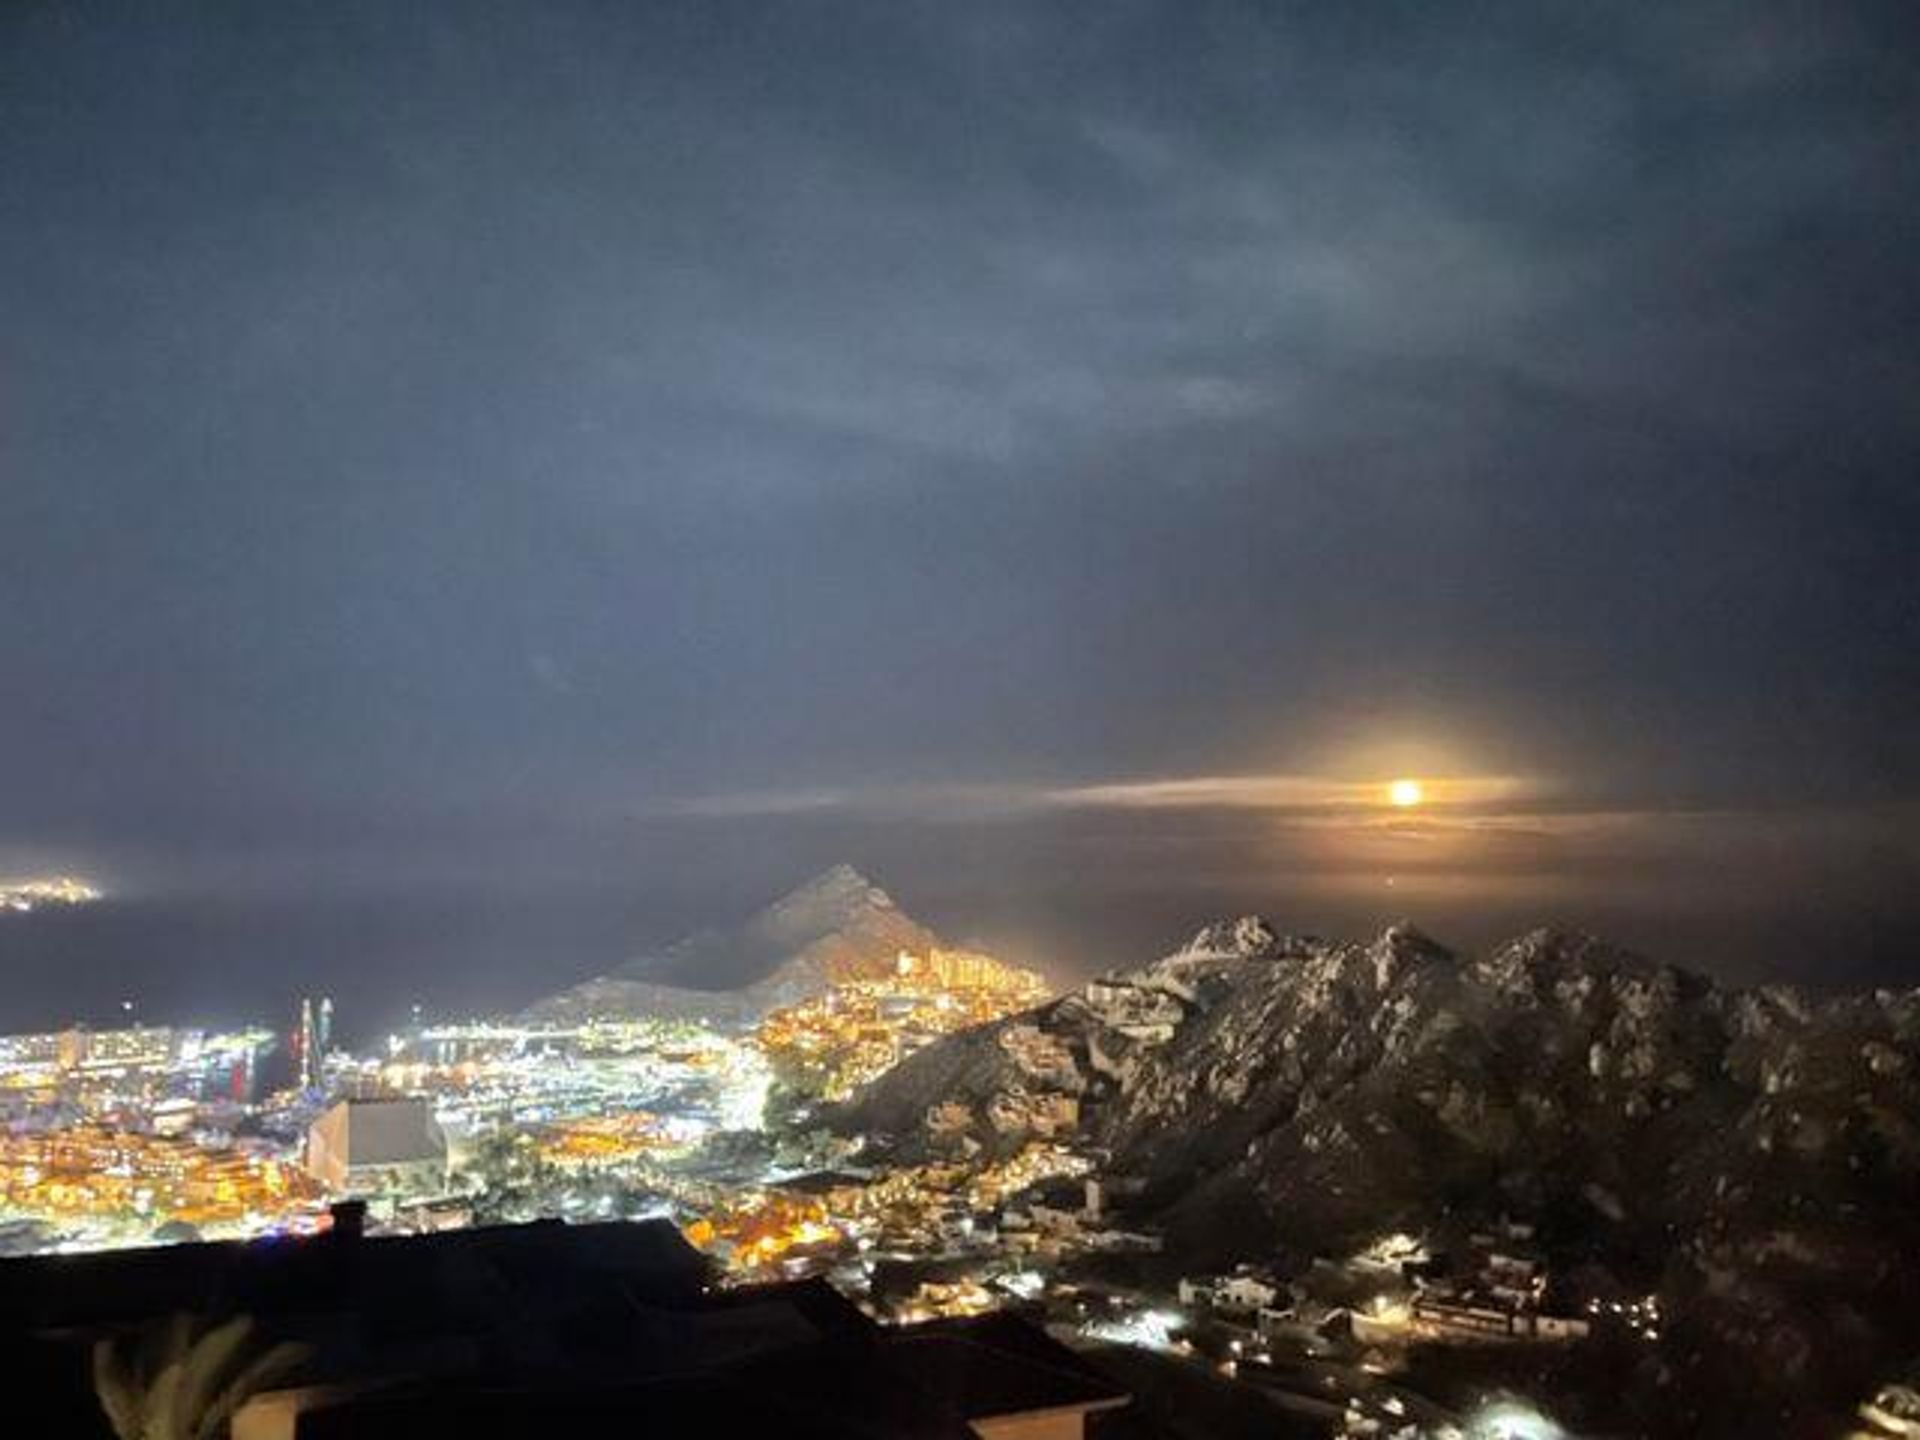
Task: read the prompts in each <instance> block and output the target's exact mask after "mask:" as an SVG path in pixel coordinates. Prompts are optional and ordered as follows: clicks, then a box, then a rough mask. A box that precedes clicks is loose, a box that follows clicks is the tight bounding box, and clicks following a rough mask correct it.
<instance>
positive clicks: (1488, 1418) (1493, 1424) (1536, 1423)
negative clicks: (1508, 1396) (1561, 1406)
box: [1467, 1400, 1568, 1440]
mask: <svg viewBox="0 0 1920 1440" xmlns="http://www.w3.org/2000/svg"><path fill="white" fill-rule="evenodd" d="M1467 1435H1468V1436H1469V1437H1470V1440H1568V1436H1567V1432H1566V1431H1565V1430H1562V1429H1561V1428H1560V1427H1559V1426H1558V1425H1556V1424H1554V1423H1553V1421H1551V1420H1549V1419H1548V1418H1547V1417H1546V1416H1544V1415H1542V1414H1541V1413H1540V1412H1539V1411H1538V1410H1535V1409H1534V1408H1533V1407H1532V1406H1531V1405H1527V1404H1525V1403H1523V1402H1521V1401H1518V1400H1500V1401H1496V1402H1495V1403H1493V1404H1491V1405H1488V1406H1486V1407H1485V1408H1484V1409H1482V1410H1480V1411H1479V1412H1478V1413H1477V1414H1475V1415H1474V1416H1473V1417H1472V1418H1471V1419H1470V1420H1468V1421H1467Z"/></svg>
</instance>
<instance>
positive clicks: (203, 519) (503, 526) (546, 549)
mask: <svg viewBox="0 0 1920 1440" xmlns="http://www.w3.org/2000/svg"><path fill="white" fill-rule="evenodd" d="M1917 546H1920V16H1917V15H1916V12H1915V9H1914V7H1913V6H1912V5H1911V4H1909V3H1905V0H1889V3H1885V4H1857V5H1856V4H1840V3H1832V4H1807V5H1791V6H1789V5H1776V4H1770V3H1762V0H1730V3H1726V4H1699V5H1692V4H1683V5H1675V6H1666V5H1660V6H1653V5H1647V6H1637V7H1621V6H1599V5H1593V4H1591V3H1573V4H1565V5H1551V4H1543V3H1539V0H1524V3H1515V4H1512V5H1464V4H1463V5H1447V6H1436V5H1427V4H1416V3H1406V4H1356V3H1352V0H1330V3H1326V4H1320V5H1280V4H1260V5H1256V4H1246V5H1213V4H1205V3H1193V0H1182V3H1168V4H1143V3H1124V0H1121V3H1103V4H1098V5H1075V6H1067V5H1061V6H1058V7H1051V6H1044V5H1040V4H1007V5H1000V4H973V3H968V4H956V3H952V0H946V3H936V4H908V3H901V0H884V3H874V4H870V5H837V4H792V5H787V4H780V5H771V4H770V5H762V6H736V5H731V4H726V3H719V0H697V3H689V4H685V5H667V4H645V5H635V4H607V5H584V4H559V3H541V4H532V3H523V4H488V3H463V4H446V5H437V4H393V3H389V0H380V3H367V4H356V3H342V0H329V3H325V4H313V5H305V4H297V3H274V4H258V3H235V4H231V5H217V4H195V5H166V6H145V5H125V6H114V5H97V4H86V3H45V4H39V3H28V0H13V3H11V4H7V5H5V6H0V676H4V681H0V684H3V685H4V691H3V692H0V695H3V701H4V703H0V778H3V781H4V793H3V794H0V875H9V874H10V875H28V874H33V873H38V872H42V871H47V870H61V869H64V870H72V871H75V872H78V873H81V874H83V875H86V876H90V877H93V878H96V879H98V880H99V881H100V882H101V883H103V884H105V885H106V886H107V887H108V888H109V889H110V890H111V891H112V892H113V893H114V896H115V897H116V898H115V899H114V901H113V902H112V903H110V904H108V905H106V906H102V907H99V909H98V911H97V912H96V913H92V914H87V915H72V916H55V917H43V916H40V915H35V916H31V917H25V918H16V917H0V965H4V967H5V969H6V978H5V997H4V1000H0V1026H8V1027H16V1028H18V1027H27V1026H31V1025H37V1024H42V1023H53V1022H55V1021H57V1020H60V1019H63V1018H66V1017H67V1016H68V1015H69V1014H77V1013H92V1012H93V1011H95V1010H97V1009H98V1008H99V1007H100V1006H102V1005H105V1004H110V1003H111V999H112V997H115V996H117V995H119V994H121V993H123V992H124V993H129V994H136V995H137V996H138V999H139V1003H140V1005H141V1006H142V1007H143V1010H144V1011H145V1012H146V1013H150V1014H182V1013H184V1012H188V1011H194V1012H201V1011H206V1012H213V1011H219V1012H221V1013H229V1012H235V1011H237V1012H241V1013H265V1012H266V1011H268V1010H269V1009H270V1008H271V1007H275V1006H279V1005H280V1004H281V1003H282V1001H283V999H284V997H285V996H286V995H287V994H288V993H290V992H291V991H292V990H293V989H295V988H297V987H300V986H305V985H308V984H313V983H321V982H324V983H327V984H329V985H331V986H333V987H335V988H340V989H344V990H348V991H350V992H354V996H355V999H356V1000H358V1001H359V1003H360V1006H361V1009H362V1010H363V1011H364V1012H365V1013H368V1014H372V1013H374V1012H379V1013H382V1014H384V1013H385V1012H386V1010H387V1009H389V1008H391V1007H392V1006H393V1005H395V1004H398V1003H400V1001H401V999H402V998H403V997H406V996H419V997H421V998H424V999H425V1000H427V1001H428V1003H429V1004H430V1005H431V1006H436V1007H452V1008H458V1007H460V1006H465V1005H477V1004H495V1003H507V1002H510V1001H514V1000H519V999H525V998H529V997H531V996H533V995H536V994H539V993H541V992H542V991H543V990H547V989H552V988H555V987H556V986H557V985H558V984H561V983H564V982H566V981H568V980H571V979H573V978H576V977H577V976H579V975H581V974H585V973H589V972H592V971H594V970H596V969H599V968H603V967H604V966H606V965H608V964H610V963H612V962H614V961H615V960H617V959H618V958H619V957H620V956H621V955H622V954H624V953H627V952H628V951H630V950H632V949H633V948H634V947H636V946H638V945H641V944H643V943H645V942H649V941H655V940H660V939H664V938H670V937H671V936H672V935H674V934H676V933H678V932H679V931H681V930H683V929H686V928H688V927H689V926H692V925H694V924H697V923H701V922H704V921H712V920H721V919H725V918H727V917H729V916H730V915H732V914H734V913H737V912H739V911H742V910H745V909H748V908H751V907H753V906H754V905H757V904H758V903H761V902H762V901H764V900H766V899H768V898H771V897H772V896H773V895H774V894H776V893H778V892H779V891H780V890H782V889H784V888H786V887H787V886H790V885H791V884H793V883H795V882H797V881H799V880H801V879H803V878H805V877H806V876H807V875H808V874H810V873H811V872H813V871H815V870H817V869H820V868H823V867H824V866H826V865H828V864H830V863H832V862H834V861H838V860H842V859H845V860H850V861H852V862H854V863H856V864H858V865H859V866H861V867H862V868H863V869H864V870H866V871H867V872H868V873H869V874H871V875H873V876H874V877H875V878H876V879H878V880H879V881H881V882H882V883H884V884H886V885H887V886H888V887H889V888H890V889H891V890H892V891H893V892H894V893H895V894H896V896H898V897H899V898H900V900H901V901H902V902H903V903H904V904H906V905H907V906H908V907H909V908H910V909H912V910H913V911H914V912H915V913H916V914H918V915H921V916H922V917H923V918H925V919H927V920H929V921H930V922H932V923H934V924H935V925H937V926H939V927H940V928H942V929H943V930H944V931H946V932H948V933H950V934H951V935H952V936H953V937H954V938H956V939H967V940H975V941H980V942H984V943H989V944H992V945H994V946H997V947H1000V948H1002V949H1003V950H1005V951H1006V952H1007V953H1009V954H1010V955H1012V956H1015V957H1017V958H1020V959H1025V960H1030V961H1038V962H1040V963H1042V964H1045V965H1048V966H1049V967H1051V968H1053V969H1055V970H1056V971H1057V972H1058V973H1062V974H1066V973H1074V972H1083V971H1088V970H1093V969H1097V968H1102V967H1104V966H1106V965H1110V964H1114V963H1119V962H1132V961H1139V960H1144V959H1146V958H1148V957H1150V956H1152V955H1154V954H1156V953H1158V952H1159V951H1161V950H1163V949H1165V948H1166V947H1167V945H1168V944H1169V943H1171V942H1172V941H1174V940H1176V939H1178V938H1179V937H1180V936H1181V935H1182V934H1183V933H1184V932H1185V931H1187V930H1189V929H1191V928H1193V927H1194V926H1197V925H1198V924H1199V923H1200V922H1202V921H1203V920H1206V919H1208V918H1210V917H1212V916H1214V915H1217V914H1222V913H1238V912H1240V911H1244V910H1250V909H1258V910H1262V911H1265V912H1267V913H1269V914H1272V915H1273V916H1275V917H1276V919H1277V920H1278V921H1279V922H1280V923H1282V924H1284V925H1288V926H1291V927H1294V928H1299V929H1312V930H1321V931H1334V932H1339V933H1355V932H1364V931H1366V930H1368V929H1370V928H1372V927H1374V926H1376V925H1378V924H1380V923H1383V922H1385V921H1386V920H1388V919H1391V918H1394V917H1396V916H1405V917H1410V918H1411V919H1413V920H1414V921H1416V922H1418V923H1420V924H1421V925H1423V926H1424V927H1425V928H1427V929H1429V930H1432V931H1433V932H1435V933H1437V934H1439V935H1441V936H1442V937H1443V938H1446V939H1450V940H1454V941H1457V942H1459V943H1462V944H1471V945H1477V944H1483V943H1486V942H1488V941H1490V940H1493V939H1496V938H1498V937H1500V936H1501V935H1503V934H1505V933H1511V932H1513V931H1517V930H1521V929H1524V928H1528V927H1530V926H1532V925H1535V924H1542V923H1560V924H1568V925H1578V926H1584V927H1587V928H1593V929H1598V930H1602V931H1604V932H1606V933H1608V934H1610V935H1613V936H1615V937H1616V938H1619V939H1621V940H1622V941H1624V942H1626V943H1629V944H1632V945H1635V946H1637V947H1639V948H1641V949H1644V950H1647V951H1649V952H1651V953H1653V954H1655V955H1657V956H1659V957H1661V958H1665V959H1671V960H1675V961H1678V962H1681V963H1686V964H1692V965H1697V966H1701V967H1704V968H1708V969H1712V970H1714V971H1716V972H1718V973H1720V974H1722V975H1725V976H1727V977H1729V978H1733V979H1739V980H1747V979H1757V978H1762V977H1765V978H1791V979H1797V980H1803V981H1809V982H1814V983H1827V982H1838V981H1846V982H1856V981H1864V980H1880V981H1886V980H1898V981H1904V982H1907V983H1912V982H1914V981H1916V980H1920V844H1917V843H1916V840H1915V835H1916V819H1917V817H1920V803H1917V802H1920V743H1917V742H1916V736H1920V722H1917V721H1916V716H1920V580H1917V579H1916V573H1917V570H1920V564H1917V558H1920V557H1916V547H1917ZM1402 775H1406V776H1414V777H1419V778H1422V779H1424V780H1426V781H1428V794H1429V803H1428V804H1426V805H1423V806H1421V807H1418V808H1417V809H1415V810H1411V811H1405V812H1400V811H1394V810H1391V809H1390V808H1389V807H1387V806H1385V805H1384V804H1383V803H1381V787H1382V786H1383V785H1384V782H1385V781H1387V780H1389V779H1391V778H1393V777H1396V776H1402Z"/></svg>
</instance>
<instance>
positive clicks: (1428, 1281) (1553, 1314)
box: [1407, 1221, 1592, 1340]
mask: <svg viewBox="0 0 1920 1440" xmlns="http://www.w3.org/2000/svg"><path fill="white" fill-rule="evenodd" d="M1533 1239H1534V1234H1533V1227H1532V1226H1531V1225H1529V1224H1526V1223H1524V1222H1521V1221H1506V1222H1503V1223H1502V1224H1501V1225H1500V1226H1499V1227H1498V1228H1497V1229H1494V1230H1487V1231H1477V1232H1475V1233H1473V1234H1471V1235H1469V1236H1468V1237H1467V1243H1466V1245H1465V1246H1464V1247H1463V1248H1462V1249H1461V1251H1460V1252H1458V1254H1457V1255H1456V1256H1447V1255H1442V1256H1437V1257H1435V1258H1433V1259H1430V1260H1428V1261H1426V1262H1425V1263H1423V1264H1410V1265H1409V1266H1408V1267H1407V1268H1408V1271H1409V1274H1410V1276H1411V1278H1412V1279H1413V1281H1414V1287H1415V1288H1414V1295H1413V1301H1412V1307H1411V1310H1412V1324H1413V1326H1414V1328H1415V1330H1416V1331H1417V1332H1418V1333H1420V1334H1421V1335H1423V1336H1425V1337H1427V1338H1431V1339H1442V1340H1449V1339H1453V1340H1458V1339H1464V1340H1579V1339H1583V1338H1585V1336H1586V1335H1587V1334H1588V1333H1589V1332H1590V1331H1591V1329H1592V1324H1591V1321H1590V1319H1589V1318H1588V1316H1587V1315H1586V1314H1585V1313H1581V1312H1578V1311H1575V1312H1571V1313H1569V1312H1567V1311H1565V1310H1563V1309H1561V1308H1557V1307H1556V1306H1555V1305H1554V1304H1553V1303H1551V1301H1550V1298H1549V1285H1548V1281H1549V1275H1548V1270H1547V1264H1546V1261H1545V1260H1544V1259H1543V1258H1542V1257H1541V1256H1540V1254H1539V1253H1538V1252H1537V1251H1536V1250H1534V1249H1533V1248H1532V1247H1533Z"/></svg>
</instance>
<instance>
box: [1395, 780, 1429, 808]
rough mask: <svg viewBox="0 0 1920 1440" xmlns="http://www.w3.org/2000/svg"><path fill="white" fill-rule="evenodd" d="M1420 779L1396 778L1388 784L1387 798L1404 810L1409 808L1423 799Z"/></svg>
mask: <svg viewBox="0 0 1920 1440" xmlns="http://www.w3.org/2000/svg"><path fill="white" fill-rule="evenodd" d="M1422 798H1423V797H1422V795H1421V791H1420V782H1419V781H1418V780H1395V781H1394V782H1393V783H1392V784H1390V785H1389V786H1387V799H1388V800H1389V801H1391V802H1392V803H1393V804H1395V805H1398V806H1399V807H1400V808H1401V809H1402V810H1409V809H1411V808H1412V807H1413V806H1415V805H1418V804H1419V803H1420V801H1421V799H1422Z"/></svg>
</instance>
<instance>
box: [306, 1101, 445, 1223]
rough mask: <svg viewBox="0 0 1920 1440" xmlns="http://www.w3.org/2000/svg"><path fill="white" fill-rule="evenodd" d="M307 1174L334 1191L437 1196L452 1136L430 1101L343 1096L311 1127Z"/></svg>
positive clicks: (349, 1193) (406, 1196)
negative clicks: (343, 1098)
mask: <svg viewBox="0 0 1920 1440" xmlns="http://www.w3.org/2000/svg"><path fill="white" fill-rule="evenodd" d="M307 1173H309V1174H310V1175H312V1176H313V1177H314V1178H315V1179H316V1180H318V1181H319V1182H320V1183H321V1184H323V1185H325V1186H326V1187H327V1189H328V1190H329V1191H331V1192H332V1193H333V1194H335V1195H371V1196H377V1197H381V1198H386V1199H400V1198H408V1197H413V1196H425V1195H437V1194H439V1193H440V1192H442V1191H443V1190H445V1189H446V1185H447V1137H446V1134H445V1132H443V1131H442V1130H441V1128H440V1122H439V1121H438V1120H436V1119H434V1116H433V1108H432V1107H431V1106H430V1105H429V1104H428V1103H427V1102H426V1101H425V1100H418V1099H398V1100H394V1099H380V1100H363V1099H348V1100H342V1101H339V1102H338V1103H337V1104H335V1105H333V1106H331V1107H330V1108H329V1109H328V1110H327V1111H326V1112H325V1113H324V1114H322V1115H321V1116H320V1118H319V1119H318V1120H315V1121H314V1122H313V1125H312V1128H310V1129H309V1130H308V1131H307Z"/></svg>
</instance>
